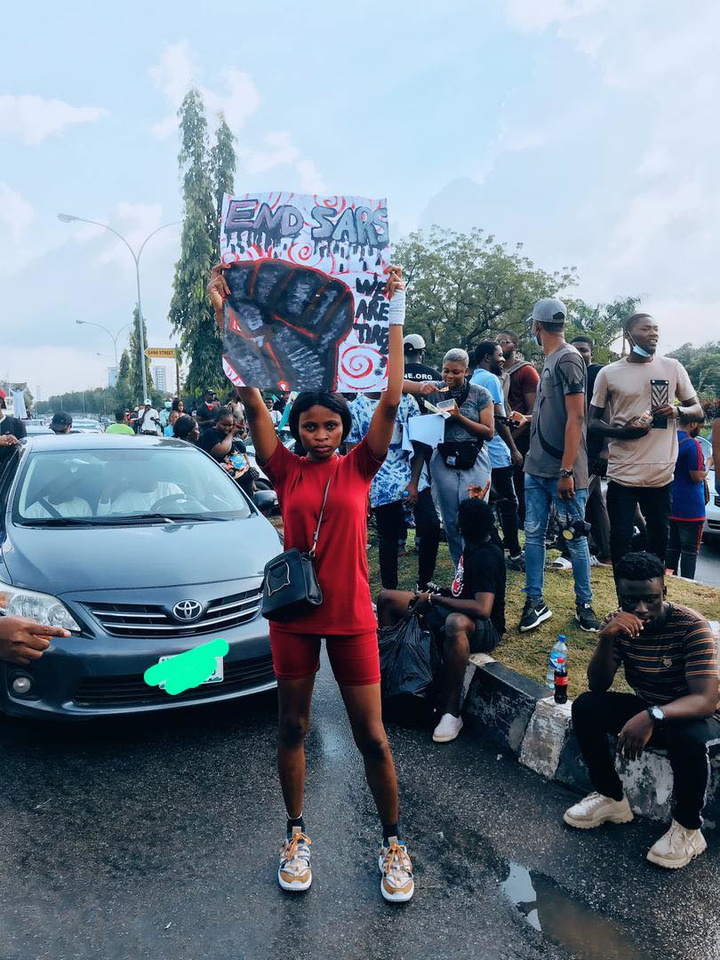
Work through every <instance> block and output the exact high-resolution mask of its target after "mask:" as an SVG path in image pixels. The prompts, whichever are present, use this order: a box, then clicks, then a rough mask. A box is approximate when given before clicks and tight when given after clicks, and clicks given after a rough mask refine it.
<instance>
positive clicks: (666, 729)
mask: <svg viewBox="0 0 720 960" xmlns="http://www.w3.org/2000/svg"><path fill="white" fill-rule="evenodd" d="M664 575H665V569H664V565H663V563H662V562H661V561H660V560H659V559H658V558H657V557H656V556H655V555H654V554H650V553H629V554H626V556H625V557H623V559H622V560H620V561H618V563H617V564H616V565H615V578H616V582H617V592H618V599H619V600H620V610H619V611H617V612H616V613H614V614H611V615H610V616H609V617H608V618H607V619H606V621H605V623H604V624H603V626H602V628H601V630H600V633H599V635H598V637H599V638H598V645H597V648H596V650H595V653H594V655H593V658H592V660H591V661H590V666H589V667H588V685H589V687H590V691H589V692H588V693H583V694H581V695H580V696H579V697H578V698H577V700H575V702H574V703H573V707H572V719H573V729H574V730H575V735H576V736H577V739H578V743H579V745H580V750H581V751H582V755H583V757H584V759H585V762H586V764H587V766H588V771H589V774H590V780H591V781H592V784H593V786H594V787H595V789H596V791H597V792H596V793H591V794H590V795H589V796H587V797H585V798H584V799H583V800H581V801H580V802H579V803H576V804H574V805H573V806H572V807H570V808H569V809H568V810H566V812H565V818H564V819H565V822H566V823H567V824H569V825H570V826H571V827H579V828H580V829H590V828H592V827H597V826H599V825H600V824H601V823H605V822H607V821H610V822H612V823H627V822H628V821H629V820H632V818H633V813H632V810H631V809H630V804H629V803H628V800H627V797H625V795H624V793H623V787H622V781H621V780H620V777H619V776H618V774H617V772H616V770H615V764H614V762H613V757H612V755H611V752H610V749H609V746H608V740H607V734H608V733H610V734H615V735H617V738H618V739H617V748H618V752H619V753H620V754H621V755H622V756H625V757H626V758H627V759H629V760H634V759H636V758H637V757H639V756H640V755H641V753H642V752H643V749H644V748H645V747H646V746H647V745H648V744H650V745H651V746H656V747H660V748H662V749H665V750H667V752H668V757H669V759H670V765H671V767H672V771H673V777H674V781H675V782H674V797H675V805H674V809H673V821H672V825H671V827H670V829H669V830H668V832H667V833H666V834H664V836H662V837H661V838H660V839H659V840H658V841H657V843H655V844H654V845H653V846H652V847H651V849H650V851H649V853H648V855H647V858H648V860H650V861H651V862H652V863H656V864H658V866H661V867H668V868H669V869H676V868H678V867H684V866H686V865H687V864H688V863H689V862H690V861H691V860H692V859H694V858H695V857H696V856H698V855H699V854H701V853H703V852H704V850H705V849H706V847H707V844H706V842H705V838H704V837H703V835H702V832H701V829H700V828H701V826H702V820H701V817H700V814H701V811H702V808H703V806H704V805H705V793H706V790H707V786H708V778H709V775H710V768H709V763H708V744H709V743H710V742H713V741H720V710H719V709H718V708H719V707H720V693H719V683H718V680H719V677H718V653H717V644H716V641H715V638H714V636H713V633H712V631H711V629H710V625H709V624H708V622H707V620H705V618H704V617H702V616H701V615H700V614H699V613H696V612H695V611H694V610H691V609H690V608H689V607H681V606H678V605H676V604H672V603H668V602H667V600H666V595H667V591H666V588H665V582H664ZM621 664H622V666H623V667H624V670H625V679H626V680H627V682H628V684H629V686H631V687H632V688H633V690H634V691H635V693H634V694H631V693H615V692H614V691H611V690H610V687H611V685H612V682H613V679H614V677H615V674H616V672H617V670H618V667H619V666H620V665H621Z"/></svg>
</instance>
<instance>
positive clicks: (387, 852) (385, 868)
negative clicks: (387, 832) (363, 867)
mask: <svg viewBox="0 0 720 960" xmlns="http://www.w3.org/2000/svg"><path fill="white" fill-rule="evenodd" d="M378 867H379V868H380V873H381V874H382V877H381V879H380V893H381V894H382V895H383V897H384V899H385V900H389V901H390V902H391V903H407V901H408V900H411V899H412V895H413V894H414V893H415V880H414V879H413V865H412V860H411V859H410V856H409V854H408V852H407V845H406V844H405V843H401V842H400V841H398V838H397V837H388V845H387V847H381V848H380V856H379V857H378Z"/></svg>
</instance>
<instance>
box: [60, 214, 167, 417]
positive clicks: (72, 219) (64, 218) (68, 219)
mask: <svg viewBox="0 0 720 960" xmlns="http://www.w3.org/2000/svg"><path fill="white" fill-rule="evenodd" d="M58 220H60V221H61V222H62V223H92V224H93V225H94V226H96V227H103V228H104V229H105V230H109V231H110V233H114V234H115V236H116V237H117V238H118V240H122V242H123V243H124V244H125V246H126V247H127V248H128V250H129V251H130V256H131V257H132V258H133V261H134V263H135V281H136V283H137V306H138V326H139V328H140V329H139V335H140V371H141V373H142V388H143V396H142V399H143V400H144V399H145V397H147V396H148V383H147V370H146V367H145V347H146V343H145V329H144V324H143V312H142V301H141V298H140V257H141V256H142V252H143V250H144V249H145V244H146V243H147V242H148V240H151V239H152V238H153V237H154V236H155V234H156V233H159V232H160V231H161V230H165V229H167V227H174V226H177V224H178V223H180V222H181V221H179V220H173V221H172V223H164V224H163V225H162V226H161V227H158V228H157V229H156V230H153V232H152V233H151V234H149V235H148V236H147V237H145V239H144V240H143V242H142V243H141V245H140V249H139V250H138V251H137V253H136V252H135V250H134V249H133V248H132V247H131V246H130V244H129V243H128V241H127V240H126V239H125V237H124V236H123V235H122V234H121V233H119V232H118V231H117V230H116V229H115V228H114V227H110V226H108V224H107V223H100V222H99V221H98V220H86V219H85V218H84V217H76V216H74V215H73V214H71V213H59V214H58ZM85 322H87V323H89V322H90V321H85ZM96 326H100V324H96ZM111 336H112V334H111Z"/></svg>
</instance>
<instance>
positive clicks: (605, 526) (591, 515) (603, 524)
mask: <svg viewBox="0 0 720 960" xmlns="http://www.w3.org/2000/svg"><path fill="white" fill-rule="evenodd" d="M585 519H586V520H587V522H588V523H589V524H590V526H591V527H592V530H591V531H590V536H591V537H592V540H593V544H594V546H595V551H594V552H595V556H596V557H598V558H599V559H601V560H607V559H608V557H609V556H610V517H609V516H608V512H607V507H606V506H605V497H604V496H603V492H602V479H601V478H600V477H598V476H596V475H595V474H593V476H591V477H590V483H589V485H588V499H587V504H586V505H585ZM591 552H592V551H591Z"/></svg>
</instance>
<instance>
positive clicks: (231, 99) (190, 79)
mask: <svg viewBox="0 0 720 960" xmlns="http://www.w3.org/2000/svg"><path fill="white" fill-rule="evenodd" d="M150 77H151V79H152V81H153V84H154V85H155V87H156V88H157V89H158V90H159V91H160V92H161V93H162V94H163V96H164V97H165V99H166V101H167V103H168V106H169V108H170V113H169V114H168V116H166V117H164V118H163V119H162V120H160V121H159V122H158V123H156V124H154V125H153V127H152V128H151V129H152V133H153V134H154V135H155V136H156V137H157V138H158V139H159V140H165V139H167V138H168V137H170V136H172V135H173V134H174V133H175V132H176V131H177V123H178V120H177V111H178V108H179V106H180V104H181V103H182V101H183V98H184V97H185V94H186V93H187V92H188V90H189V89H190V88H191V87H193V86H197V87H198V88H199V90H200V93H201V94H202V97H203V100H204V102H205V107H206V109H207V114H208V120H209V122H210V124H211V125H212V124H213V123H214V118H215V117H216V115H217V114H218V113H223V114H224V115H225V119H226V121H227V123H228V126H229V127H230V128H231V129H232V130H233V131H234V132H235V133H237V132H239V131H240V130H241V129H242V128H243V127H244V126H245V123H246V122H247V120H248V119H249V118H250V117H251V116H252V115H253V114H254V113H256V112H257V110H258V108H259V106H260V94H259V93H258V90H257V87H256V86H255V82H254V80H253V79H252V77H251V76H250V74H249V73H245V72H244V71H242V70H237V69H235V68H232V69H230V70H225V71H224V72H223V73H222V74H221V75H220V78H219V82H218V86H217V88H209V87H205V86H202V85H201V84H200V83H199V81H198V77H197V70H196V67H195V65H194V63H193V59H192V53H191V50H190V45H189V44H188V43H187V41H186V40H183V41H181V42H180V43H174V44H171V45H170V46H168V47H166V48H165V49H164V50H163V52H162V54H161V55H160V62H159V63H158V64H156V65H155V66H154V67H151V68H150Z"/></svg>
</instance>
